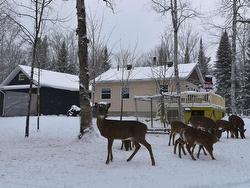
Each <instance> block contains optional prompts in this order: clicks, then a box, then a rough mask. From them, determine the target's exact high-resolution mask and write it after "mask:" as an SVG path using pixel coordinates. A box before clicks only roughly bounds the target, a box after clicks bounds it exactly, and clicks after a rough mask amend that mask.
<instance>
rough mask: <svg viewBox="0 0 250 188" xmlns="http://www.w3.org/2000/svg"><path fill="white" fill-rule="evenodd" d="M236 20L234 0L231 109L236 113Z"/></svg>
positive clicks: (234, 3)
mask: <svg viewBox="0 0 250 188" xmlns="http://www.w3.org/2000/svg"><path fill="white" fill-rule="evenodd" d="M236 22H237V7H236V0H234V1H233V26H232V29H233V35H232V67H231V96H230V97H231V110H232V113H233V114H236V100H235V97H236V96H235V92H236V75H235V74H236V72H235V71H236V34H237V30H236Z"/></svg>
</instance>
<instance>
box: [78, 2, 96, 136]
mask: <svg viewBox="0 0 250 188" xmlns="http://www.w3.org/2000/svg"><path fill="white" fill-rule="evenodd" d="M76 9H77V19H78V28H77V35H78V58H79V67H80V74H79V97H80V108H81V118H80V119H81V120H80V134H79V136H78V138H79V139H81V138H82V136H83V134H84V130H85V129H87V128H90V127H91V120H92V112H91V106H90V101H89V70H88V39H87V30H86V12H85V3H84V0H77V2H76Z"/></svg>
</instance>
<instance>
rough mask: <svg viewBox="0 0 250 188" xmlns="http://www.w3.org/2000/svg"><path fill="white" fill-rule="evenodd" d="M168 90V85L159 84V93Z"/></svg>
mask: <svg viewBox="0 0 250 188" xmlns="http://www.w3.org/2000/svg"><path fill="white" fill-rule="evenodd" d="M166 92H168V85H160V93H166Z"/></svg>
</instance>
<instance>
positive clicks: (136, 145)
mask: <svg viewBox="0 0 250 188" xmlns="http://www.w3.org/2000/svg"><path fill="white" fill-rule="evenodd" d="M140 147H141V146H140V144H139V143H138V142H137V141H135V151H134V152H133V153H132V155H131V156H130V157H129V158H128V159H127V161H131V159H132V158H133V157H134V156H135V154H136V153H137V151H138V150H139V149H140Z"/></svg>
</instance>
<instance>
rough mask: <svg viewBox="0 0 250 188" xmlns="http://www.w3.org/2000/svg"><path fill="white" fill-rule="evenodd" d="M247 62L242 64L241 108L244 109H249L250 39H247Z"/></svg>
mask: <svg viewBox="0 0 250 188" xmlns="http://www.w3.org/2000/svg"><path fill="white" fill-rule="evenodd" d="M246 55H247V60H246V62H245V64H244V68H245V71H244V85H243V87H242V89H243V92H242V94H243V96H242V101H243V102H242V105H243V106H242V107H243V108H244V109H250V38H249V39H248V44H247V54H246Z"/></svg>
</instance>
